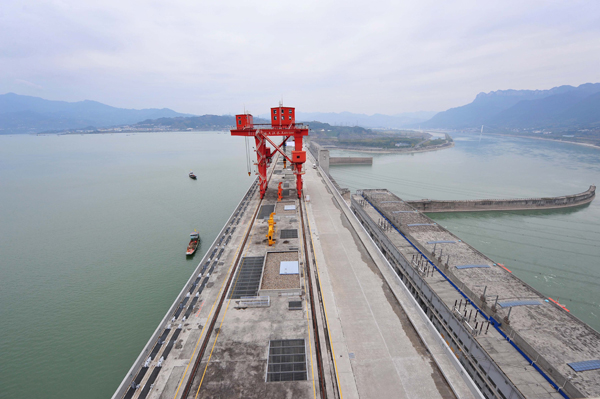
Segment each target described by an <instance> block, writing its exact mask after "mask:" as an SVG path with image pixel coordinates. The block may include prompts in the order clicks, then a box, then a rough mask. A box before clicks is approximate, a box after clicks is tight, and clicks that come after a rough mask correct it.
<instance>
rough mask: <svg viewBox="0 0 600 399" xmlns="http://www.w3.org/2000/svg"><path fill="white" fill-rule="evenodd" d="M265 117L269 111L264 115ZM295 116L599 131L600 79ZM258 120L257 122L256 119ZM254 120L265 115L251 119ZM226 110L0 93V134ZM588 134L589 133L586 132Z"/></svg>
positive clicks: (204, 122)
mask: <svg viewBox="0 0 600 399" xmlns="http://www.w3.org/2000/svg"><path fill="white" fill-rule="evenodd" d="M267 118H268V116H267ZM296 120H298V121H319V122H322V123H328V124H330V125H333V126H361V127H366V128H396V129H401V128H417V127H419V126H420V127H422V128H443V129H478V128H479V127H481V125H485V126H486V131H489V130H490V128H491V130H492V131H493V130H497V131H527V130H533V129H555V130H556V131H560V130H561V129H562V130H566V129H567V130H568V129H571V130H573V129H584V128H585V129H590V128H591V130H592V131H594V132H595V133H593V135H596V136H597V134H598V131H599V130H600V83H586V84H582V85H580V86H577V87H574V86H558V87H554V88H552V89H549V90H498V91H492V92H489V93H480V94H478V95H477V96H476V97H475V100H473V102H471V103H470V104H467V105H463V106H461V107H456V108H451V109H449V110H447V111H443V112H439V113H437V114H436V113H433V112H425V111H423V112H412V113H402V114H395V115H382V114H375V115H366V114H356V113H350V112H341V113H303V112H297V113H296ZM259 121H260V122H259ZM255 122H257V123H261V122H267V120H266V119H265V120H261V119H259V118H256V119H255ZM233 124H234V118H233V116H230V115H203V116H195V115H189V114H181V113H178V112H175V111H173V110H171V109H168V108H163V109H154V108H151V109H140V110H137V109H123V108H116V107H111V106H109V105H105V104H102V103H99V102H96V101H89V100H85V101H79V102H72V103H71V102H65V101H51V100H45V99H42V98H38V97H30V96H21V95H18V94H14V93H8V94H3V95H0V134H14V133H40V132H51V131H64V130H74V129H88V130H93V129H94V128H106V127H112V126H121V125H135V127H136V128H138V129H142V130H143V129H146V130H152V129H155V128H156V129H158V130H186V129H187V130H196V129H205V130H209V129H218V130H222V129H227V128H228V127H229V126H232V125H233ZM590 134H592V133H590Z"/></svg>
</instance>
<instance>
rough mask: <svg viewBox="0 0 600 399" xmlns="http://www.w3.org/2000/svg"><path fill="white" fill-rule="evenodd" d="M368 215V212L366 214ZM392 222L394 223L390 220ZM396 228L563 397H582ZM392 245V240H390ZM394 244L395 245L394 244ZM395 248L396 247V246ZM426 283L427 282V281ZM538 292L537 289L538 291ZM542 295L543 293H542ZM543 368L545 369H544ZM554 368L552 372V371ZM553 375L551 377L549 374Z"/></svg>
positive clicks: (566, 380) (527, 345) (358, 207)
mask: <svg viewBox="0 0 600 399" xmlns="http://www.w3.org/2000/svg"><path fill="white" fill-rule="evenodd" d="M362 195H363V198H365V200H367V202H369V204H370V205H371V206H373V208H374V209H375V210H376V211H377V212H378V213H379V214H380V215H381V216H382V217H383V218H385V219H386V220H387V221H388V222H389V219H388V217H387V216H385V215H384V214H383V213H382V212H381V211H380V210H379V209H377V208H376V207H375V206H374V205H373V204H372V203H371V201H370V200H369V198H368V195H367V194H366V193H362ZM356 209H358V210H362V209H361V207H360V205H358V204H356ZM363 212H364V211H363ZM365 215H366V214H365ZM366 216H367V217H368V215H366ZM390 224H392V223H391V222H390ZM394 229H395V230H396V231H398V232H399V233H400V234H401V235H402V236H403V237H404V238H405V239H406V240H407V241H408V242H409V243H410V244H411V245H412V246H413V247H414V248H415V249H417V251H419V252H420V253H421V254H423V256H425V257H426V258H427V259H428V261H429V262H430V263H431V265H432V266H433V267H435V268H436V270H437V271H438V272H439V273H440V275H442V276H443V277H444V278H445V279H446V280H447V281H448V282H449V283H450V284H451V285H452V286H453V287H454V288H455V289H456V290H457V291H458V292H459V293H460V294H461V295H462V296H463V297H464V298H465V299H467V300H468V301H469V302H470V303H471V305H472V306H473V307H475V308H476V309H477V310H478V311H479V312H480V314H481V315H482V316H483V317H484V318H486V319H487V320H488V321H490V322H491V323H492V325H493V326H494V328H495V329H496V331H498V332H499V333H500V335H502V337H503V338H505V339H506V340H507V341H508V342H509V343H510V344H511V345H512V346H513V347H514V348H515V349H516V350H517V352H519V354H521V355H522V356H523V358H525V360H526V361H527V362H528V363H529V364H530V365H531V366H533V367H534V368H535V369H536V370H537V371H538V372H539V373H540V374H541V375H542V376H543V377H544V378H545V379H546V381H548V382H549V383H550V385H552V386H553V387H554V389H556V391H557V392H558V393H560V394H561V395H562V396H563V397H565V398H567V399H568V398H569V397H574V398H577V397H582V396H583V395H582V394H581V392H580V391H579V390H578V389H577V388H576V387H575V386H574V385H573V384H572V383H571V382H570V380H569V379H568V378H566V377H564V376H563V375H562V374H560V373H559V372H558V371H557V370H555V369H554V367H552V366H551V365H550V363H549V362H548V361H547V360H546V359H545V358H544V357H543V356H542V355H541V354H540V353H539V352H537V351H536V350H535V349H533V348H532V347H531V345H529V344H528V343H527V341H525V339H524V338H523V337H521V336H520V335H519V334H518V333H517V332H516V331H515V330H514V329H512V328H511V327H510V326H509V325H506V324H502V328H500V325H501V323H500V322H498V321H497V320H495V319H494V318H493V317H492V316H489V315H488V314H486V312H484V311H483V310H482V309H485V306H486V304H485V303H482V302H481V300H480V299H479V297H478V296H476V295H475V293H474V292H472V291H471V290H470V289H469V288H468V287H467V286H466V285H465V284H464V283H463V282H462V281H460V280H458V279H457V278H456V277H455V276H453V275H452V273H444V272H442V270H441V269H440V267H439V266H438V265H437V264H436V260H435V258H434V260H433V261H432V260H429V257H427V256H426V255H425V253H426V252H428V251H427V250H426V249H425V248H424V247H423V246H421V245H420V244H419V243H418V242H413V241H411V240H409V239H408V238H407V237H406V234H405V233H403V232H401V231H400V230H399V229H398V228H397V227H395V226H394ZM385 239H386V240H387V241H388V242H389V239H387V237H385ZM390 245H392V244H391V242H390ZM392 246H393V245H392ZM394 249H395V247H394ZM425 284H426V283H425ZM536 292H537V291H536ZM540 295H541V294H540ZM542 368H543V369H542ZM550 370H552V372H550ZM547 373H548V374H550V375H552V378H553V379H554V380H553V379H551V378H550V377H549V376H548V374H547Z"/></svg>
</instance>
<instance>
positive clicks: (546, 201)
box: [406, 185, 596, 213]
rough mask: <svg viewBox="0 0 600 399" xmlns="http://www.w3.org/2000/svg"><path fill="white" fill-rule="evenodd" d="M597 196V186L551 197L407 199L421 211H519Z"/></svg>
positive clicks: (576, 202)
mask: <svg viewBox="0 0 600 399" xmlns="http://www.w3.org/2000/svg"><path fill="white" fill-rule="evenodd" d="M595 196H596V186H594V185H592V186H590V188H589V189H587V190H586V191H584V192H582V193H579V194H573V195H565V196H561V197H549V198H513V199H481V200H448V201H439V200H430V199H422V200H418V201H406V203H407V204H409V205H410V206H412V207H413V208H415V209H417V210H419V211H421V212H431V213H434V212H477V211H508V210H511V211H517V210H529V209H557V208H570V207H574V206H580V205H584V204H587V203H590V202H592V200H593V199H594V197H595Z"/></svg>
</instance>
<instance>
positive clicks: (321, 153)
mask: <svg viewBox="0 0 600 399" xmlns="http://www.w3.org/2000/svg"><path fill="white" fill-rule="evenodd" d="M308 150H309V151H310V153H311V154H312V155H313V157H315V159H316V160H317V165H318V166H320V167H321V169H323V172H325V173H327V174H328V175H329V150H326V149H324V148H323V147H321V146H320V145H319V144H317V143H315V142H314V141H311V142H309V144H308Z"/></svg>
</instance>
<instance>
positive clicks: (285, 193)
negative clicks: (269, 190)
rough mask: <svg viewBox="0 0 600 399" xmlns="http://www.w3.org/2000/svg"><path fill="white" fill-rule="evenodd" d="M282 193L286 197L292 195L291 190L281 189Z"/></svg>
mask: <svg viewBox="0 0 600 399" xmlns="http://www.w3.org/2000/svg"><path fill="white" fill-rule="evenodd" d="M281 195H283V196H284V197H286V196H288V195H290V190H281Z"/></svg>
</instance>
